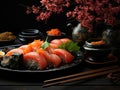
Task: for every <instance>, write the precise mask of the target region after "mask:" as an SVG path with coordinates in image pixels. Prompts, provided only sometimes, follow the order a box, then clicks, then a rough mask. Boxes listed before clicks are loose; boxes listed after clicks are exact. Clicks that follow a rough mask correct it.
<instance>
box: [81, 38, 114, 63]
mask: <svg viewBox="0 0 120 90" xmlns="http://www.w3.org/2000/svg"><path fill="white" fill-rule="evenodd" d="M99 40H101V39H97V38H96V39H89V40H87V41H86V42H85V44H84V46H83V48H84V50H85V54H86V57H87V59H89V60H90V61H104V60H106V58H107V56H108V55H109V54H110V53H111V50H112V49H111V47H110V46H109V45H107V44H101V45H92V44H90V42H92V41H99Z"/></svg>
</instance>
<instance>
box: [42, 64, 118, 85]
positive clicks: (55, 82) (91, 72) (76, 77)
mask: <svg viewBox="0 0 120 90" xmlns="http://www.w3.org/2000/svg"><path fill="white" fill-rule="evenodd" d="M117 71H120V67H119V66H118V65H114V66H109V67H104V68H99V69H95V70H89V71H85V72H80V73H76V74H72V75H68V76H63V77H58V78H54V79H50V80H45V81H44V84H43V87H47V86H52V85H58V84H64V83H68V82H73V81H77V80H82V79H87V78H92V77H96V76H101V75H105V74H109V73H113V72H117Z"/></svg>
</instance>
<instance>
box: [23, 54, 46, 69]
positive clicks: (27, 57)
mask: <svg viewBox="0 0 120 90" xmlns="http://www.w3.org/2000/svg"><path fill="white" fill-rule="evenodd" d="M23 58H24V62H25V64H26V65H27V66H28V67H29V68H33V69H41V70H43V69H45V68H46V66H47V61H46V59H45V58H44V56H42V55H39V54H38V53H37V52H29V53H26V54H24V55H23Z"/></svg>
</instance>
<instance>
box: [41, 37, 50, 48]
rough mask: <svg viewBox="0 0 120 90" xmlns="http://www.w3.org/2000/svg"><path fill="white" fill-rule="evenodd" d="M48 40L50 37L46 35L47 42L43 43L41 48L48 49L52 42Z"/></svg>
mask: <svg viewBox="0 0 120 90" xmlns="http://www.w3.org/2000/svg"><path fill="white" fill-rule="evenodd" d="M47 40H48V37H46V40H45V42H44V43H43V44H42V45H41V48H43V49H46V48H47V47H49V46H50V43H49V42H48V41H47Z"/></svg>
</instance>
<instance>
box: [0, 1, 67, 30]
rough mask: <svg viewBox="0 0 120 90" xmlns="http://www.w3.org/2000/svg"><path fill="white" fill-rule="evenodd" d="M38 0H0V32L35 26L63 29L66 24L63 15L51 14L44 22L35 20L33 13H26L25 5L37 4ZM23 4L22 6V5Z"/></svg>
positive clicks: (45, 28) (44, 28)
mask: <svg viewBox="0 0 120 90" xmlns="http://www.w3.org/2000/svg"><path fill="white" fill-rule="evenodd" d="M39 1H40V0H1V2H0V32H3V31H14V32H18V31H20V30H22V29H30V28H37V29H39V30H41V31H45V30H48V29H51V28H60V29H61V31H62V30H64V25H66V22H65V18H63V17H64V16H60V15H58V16H56V17H55V16H52V17H51V18H50V20H48V21H47V24H45V22H44V21H43V22H37V21H36V17H35V15H34V14H30V15H27V14H26V13H25V11H26V7H24V6H32V5H33V4H34V5H37V4H39ZM23 5H24V6H23Z"/></svg>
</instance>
